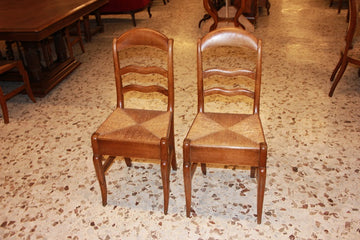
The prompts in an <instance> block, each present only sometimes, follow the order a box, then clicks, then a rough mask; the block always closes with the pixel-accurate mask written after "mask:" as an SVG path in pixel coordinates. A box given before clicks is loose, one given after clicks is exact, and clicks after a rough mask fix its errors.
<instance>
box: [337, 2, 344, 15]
mask: <svg viewBox="0 0 360 240" xmlns="http://www.w3.org/2000/svg"><path fill="white" fill-rule="evenodd" d="M342 2H343V1H342V0H339V6H338V14H339V13H340V12H341V7H342Z"/></svg>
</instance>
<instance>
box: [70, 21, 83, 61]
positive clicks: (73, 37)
mask: <svg viewBox="0 0 360 240" xmlns="http://www.w3.org/2000/svg"><path fill="white" fill-rule="evenodd" d="M72 29H74V30H75V32H74V34H72V33H71V30H72ZM65 40H66V45H67V47H68V50H69V55H70V57H72V58H73V57H74V50H73V46H74V45H75V44H77V43H78V44H79V45H80V48H81V51H82V52H83V53H84V52H85V47H84V43H83V40H82V36H81V27H80V19H79V20H77V21H76V22H75V23H73V24H71V25H70V26H67V27H66V28H65Z"/></svg>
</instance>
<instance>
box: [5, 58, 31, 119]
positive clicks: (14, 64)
mask: <svg viewBox="0 0 360 240" xmlns="http://www.w3.org/2000/svg"><path fill="white" fill-rule="evenodd" d="M13 69H17V70H18V71H19V73H20V75H21V76H22V80H23V82H24V84H23V85H21V86H19V87H17V88H15V89H13V90H11V91H10V92H8V93H6V94H5V93H4V92H3V90H2V89H1V87H0V104H1V109H2V112H3V117H4V122H5V123H9V112H8V108H7V105H6V101H7V100H9V99H10V98H12V97H14V96H15V95H17V94H19V93H21V92H22V91H24V90H25V91H26V93H27V95H28V96H29V98H30V99H31V100H32V101H33V102H36V100H35V98H34V95H33V93H32V90H31V88H30V83H29V77H28V74H27V72H26V70H25V68H24V66H23V64H22V62H21V61H20V60H19V61H5V60H0V75H2V74H5V73H7V72H10V71H12V70H13Z"/></svg>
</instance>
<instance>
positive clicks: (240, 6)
mask: <svg viewBox="0 0 360 240" xmlns="http://www.w3.org/2000/svg"><path fill="white" fill-rule="evenodd" d="M225 1H226V6H225V8H226V14H225V16H219V14H218V13H219V12H218V10H217V8H216V7H215V5H214V4H213V0H203V5H204V8H205V10H206V11H207V12H208V13H209V15H210V16H211V17H212V19H213V20H214V23H213V24H212V25H211V26H210V29H209V31H213V30H214V29H216V28H217V26H218V23H219V22H233V23H234V26H235V27H239V26H241V27H242V28H243V29H245V27H244V26H243V25H242V24H241V23H240V22H239V17H240V15H241V14H242V13H243V11H244V10H245V1H237V2H236V4H234V6H228V5H229V3H228V2H229V1H227V0H225ZM229 7H235V9H236V11H235V14H234V15H231V16H230V15H229V10H228V9H229Z"/></svg>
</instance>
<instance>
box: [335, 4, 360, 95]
mask: <svg viewBox="0 0 360 240" xmlns="http://www.w3.org/2000/svg"><path fill="white" fill-rule="evenodd" d="M358 12H359V2H358V0H349V23H348V28H347V31H346V36H345V48H344V49H342V50H341V53H340V59H339V61H338V63H337V64H336V66H335V69H334V71H333V73H332V74H331V77H330V81H333V84H332V86H331V89H330V92H329V97H332V96H333V94H334V91H335V88H336V86H337V85H338V83H339V81H340V79H341V78H342V76H343V75H344V72H345V70H346V67H347V65H348V64H349V63H351V64H354V65H356V66H359V67H360V56H359V54H358V53H359V52H358V51H359V44H358V39H357V38H358V36H356V35H357V34H358V33H357V27H358Z"/></svg>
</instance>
